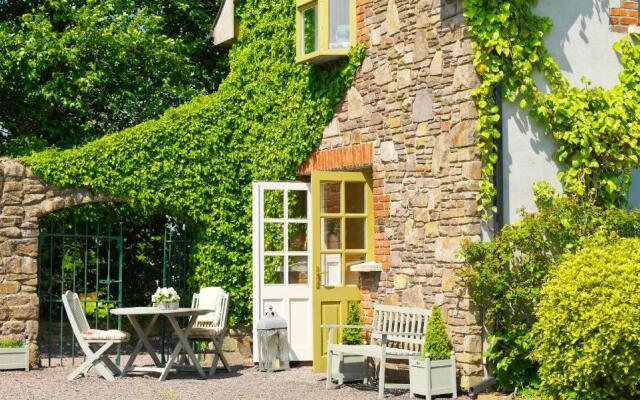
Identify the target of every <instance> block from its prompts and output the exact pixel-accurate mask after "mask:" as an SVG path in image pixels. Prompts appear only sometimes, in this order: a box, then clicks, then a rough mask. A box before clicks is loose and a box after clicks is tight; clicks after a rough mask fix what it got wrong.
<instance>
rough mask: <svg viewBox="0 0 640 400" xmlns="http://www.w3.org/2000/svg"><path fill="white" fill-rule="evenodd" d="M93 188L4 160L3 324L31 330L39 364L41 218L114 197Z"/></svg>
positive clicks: (0, 175) (0, 162) (0, 183)
mask: <svg viewBox="0 0 640 400" xmlns="http://www.w3.org/2000/svg"><path fill="white" fill-rule="evenodd" d="M113 200H115V198H113V197H111V196H106V195H100V194H94V193H91V192H89V191H87V190H76V189H61V188H56V187H52V186H50V185H47V184H46V183H44V182H43V181H42V180H41V179H39V178H38V177H37V176H36V175H35V174H34V173H33V172H32V171H31V170H30V169H29V168H28V167H27V166H25V165H24V164H23V163H21V162H20V161H18V160H15V159H0V327H6V326H9V327H12V328H13V329H16V330H18V331H21V332H25V333H26V334H27V337H28V339H29V342H30V349H29V353H30V360H31V361H30V362H31V364H32V365H36V364H37V363H38V342H37V340H38V294H37V284H38V271H37V269H38V234H39V230H40V227H39V222H38V220H39V217H41V216H43V215H45V214H48V213H50V212H53V211H56V210H59V209H61V208H65V207H71V206H76V205H82V204H88V203H96V202H106V201H113Z"/></svg>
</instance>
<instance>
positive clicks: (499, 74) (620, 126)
mask: <svg viewBox="0 0 640 400" xmlns="http://www.w3.org/2000/svg"><path fill="white" fill-rule="evenodd" d="M536 2H537V1H536V0H503V1H496V0H465V17H466V20H467V24H468V29H469V34H470V35H471V37H472V38H473V46H474V56H475V66H476V71H477V73H478V75H479V76H480V78H481V81H482V83H481V85H480V86H479V87H478V88H477V90H476V91H475V93H474V98H475V104H476V108H477V110H478V129H479V132H480V147H481V154H482V160H483V171H482V172H483V182H482V184H481V189H480V193H479V195H478V201H479V207H480V209H481V210H483V211H484V212H485V215H488V213H489V212H490V211H491V205H492V204H493V199H494V197H495V195H496V189H495V187H494V186H493V183H492V182H493V176H494V172H495V165H496V163H497V161H498V152H497V146H496V140H498V139H500V131H499V130H498V129H497V128H496V126H497V124H498V122H499V121H500V110H499V108H498V104H497V103H496V99H495V90H496V88H498V87H499V88H500V89H501V91H502V95H503V97H504V98H505V99H507V100H509V101H512V102H514V101H518V102H519V105H520V107H521V108H523V109H529V110H530V112H531V114H532V116H533V117H534V118H535V119H537V120H538V121H539V122H541V123H542V124H543V126H544V128H545V132H546V133H547V134H550V135H553V137H554V138H555V139H556V141H557V142H558V149H557V151H556V152H555V158H556V160H557V161H559V162H560V163H562V165H563V167H564V168H563V170H562V171H561V172H560V173H559V176H558V177H559V179H560V182H561V183H562V186H563V189H564V191H565V193H566V194H568V195H570V196H572V197H574V198H576V199H579V200H580V201H586V202H589V203H590V204H597V205H603V206H620V205H623V204H624V203H625V201H626V200H625V196H626V194H627V193H628V190H629V187H630V185H631V170H632V169H633V168H636V167H638V166H639V165H640V160H639V158H640V145H639V143H638V139H639V138H640V102H639V100H640V90H638V88H639V87H640V46H639V45H637V44H635V43H633V41H632V39H631V38H630V37H628V36H626V37H624V38H623V39H621V40H620V41H619V42H617V43H616V44H615V46H614V50H615V51H616V52H617V53H618V54H619V56H620V62H621V63H622V66H623V71H622V72H621V73H620V83H618V84H617V85H615V86H614V87H613V88H611V89H610V90H604V89H603V88H601V87H597V86H592V85H591V84H590V83H589V82H588V81H587V80H584V79H583V83H584V87H572V86H571V85H570V84H569V82H568V80H567V79H566V78H565V77H564V76H563V74H562V72H561V71H560V68H559V66H558V64H557V63H556V62H555V61H554V60H553V58H552V57H551V56H550V55H549V53H548V52H547V50H546V48H545V46H544V39H543V36H544V34H545V33H547V32H549V30H550V29H551V27H552V23H551V20H550V19H549V18H546V17H541V16H538V15H535V14H534V13H533V11H532V8H533V6H534V5H535V4H536ZM534 71H541V72H542V73H543V74H544V76H545V78H546V80H547V83H548V85H549V91H548V92H544V91H542V90H540V89H539V88H538V86H536V83H535V82H534V79H533V72H534Z"/></svg>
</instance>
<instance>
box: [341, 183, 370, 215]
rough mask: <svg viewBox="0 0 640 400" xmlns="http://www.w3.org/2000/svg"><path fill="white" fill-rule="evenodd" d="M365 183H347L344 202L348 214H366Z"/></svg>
mask: <svg viewBox="0 0 640 400" xmlns="http://www.w3.org/2000/svg"><path fill="white" fill-rule="evenodd" d="M364 185H365V183H364V182H345V184H344V201H345V203H346V213H347V214H364V212H365V186H364Z"/></svg>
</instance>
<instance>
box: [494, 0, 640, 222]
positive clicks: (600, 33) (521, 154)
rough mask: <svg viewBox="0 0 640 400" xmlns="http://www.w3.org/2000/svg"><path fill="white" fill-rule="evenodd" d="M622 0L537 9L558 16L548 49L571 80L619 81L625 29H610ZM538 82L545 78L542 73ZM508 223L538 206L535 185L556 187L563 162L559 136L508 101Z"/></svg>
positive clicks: (636, 190) (564, 1)
mask: <svg viewBox="0 0 640 400" xmlns="http://www.w3.org/2000/svg"><path fill="white" fill-rule="evenodd" d="M617 5H619V0H540V2H539V3H538V6H537V7H536V8H535V12H536V13H538V14H539V15H545V16H548V17H550V18H551V19H552V20H553V30H552V31H551V32H550V33H549V34H548V35H546V36H545V43H546V46H547V49H548V50H549V53H550V54H551V55H552V56H553V58H554V59H555V60H556V62H557V63H558V64H559V65H560V69H561V70H562V71H563V73H564V74H565V76H566V77H567V78H568V79H569V81H570V82H571V84H572V85H577V86H582V84H581V82H580V79H581V78H582V77H587V78H588V79H590V80H591V82H592V84H593V85H600V86H603V87H605V88H610V87H612V86H613V85H615V84H616V83H617V82H618V73H619V72H620V71H621V70H622V66H621V65H620V63H619V61H618V58H617V56H616V54H615V52H614V51H613V44H614V43H615V42H616V41H618V40H620V39H621V38H622V36H623V35H622V34H620V33H614V32H610V31H609V15H608V10H609V8H610V7H616V6H617ZM537 81H538V82H539V87H544V80H543V79H541V77H537ZM502 128H503V133H504V134H503V139H502V144H503V154H504V156H503V157H504V158H503V163H504V164H503V174H504V187H503V191H504V211H503V212H504V222H505V223H511V222H514V221H515V219H517V215H518V214H517V210H518V209H520V208H523V207H524V208H526V209H528V210H534V209H535V205H534V203H533V194H532V192H531V188H532V185H533V183H534V182H536V181H539V180H546V181H549V182H550V183H552V184H553V185H554V186H556V187H557V188H560V183H559V182H558V179H557V173H558V171H559V168H558V165H557V164H556V163H555V161H553V159H552V156H553V152H554V150H555V148H556V143H555V140H554V139H553V138H552V137H549V136H546V135H545V133H544V130H543V129H542V128H541V126H540V125H538V124H537V123H535V122H534V121H532V119H531V118H530V117H529V114H528V112H527V111H526V110H525V111H523V110H520V109H519V108H518V106H517V104H512V103H508V102H505V103H504V105H503V120H502ZM635 175H637V176H634V182H636V181H638V184H636V185H634V186H633V187H632V191H631V194H630V201H631V203H632V204H633V205H638V204H640V174H635Z"/></svg>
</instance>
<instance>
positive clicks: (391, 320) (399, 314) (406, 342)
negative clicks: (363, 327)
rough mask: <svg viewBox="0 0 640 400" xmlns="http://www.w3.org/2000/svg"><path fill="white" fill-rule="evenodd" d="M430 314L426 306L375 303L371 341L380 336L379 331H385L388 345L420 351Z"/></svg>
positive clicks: (378, 338)
mask: <svg viewBox="0 0 640 400" xmlns="http://www.w3.org/2000/svg"><path fill="white" fill-rule="evenodd" d="M430 315H431V310H428V309H426V308H416V307H399V306H388V305H383V304H375V305H374V306H373V323H372V331H371V343H372V344H373V343H374V341H379V340H380V339H381V338H382V334H381V332H386V333H388V336H387V340H388V341H389V343H388V345H389V346H390V347H398V348H402V349H406V350H412V351H422V345H423V343H424V333H425V330H426V328H427V321H428V320H429V316H430ZM393 333H402V334H403V335H394V334H393ZM407 334H408V335H407ZM411 334H415V335H411Z"/></svg>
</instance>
